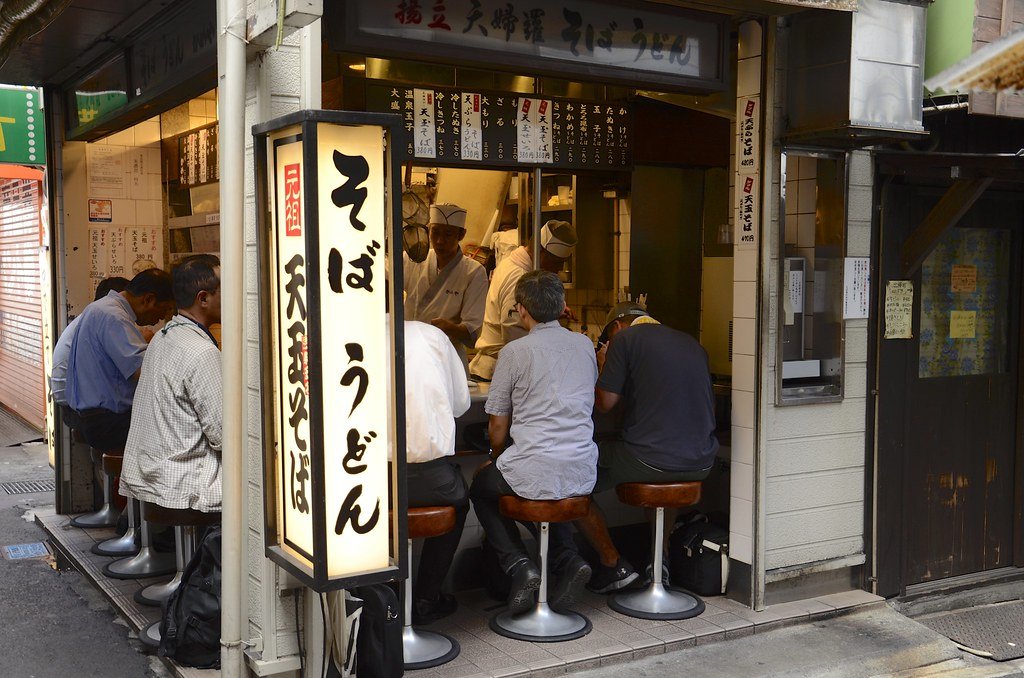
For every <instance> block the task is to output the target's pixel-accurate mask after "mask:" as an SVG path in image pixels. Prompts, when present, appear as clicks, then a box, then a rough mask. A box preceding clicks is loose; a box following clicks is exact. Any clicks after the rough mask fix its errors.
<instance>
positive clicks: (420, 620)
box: [412, 593, 459, 626]
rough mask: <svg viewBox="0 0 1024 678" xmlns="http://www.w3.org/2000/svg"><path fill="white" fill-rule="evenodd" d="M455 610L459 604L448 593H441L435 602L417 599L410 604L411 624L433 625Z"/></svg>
mask: <svg viewBox="0 0 1024 678" xmlns="http://www.w3.org/2000/svg"><path fill="white" fill-rule="evenodd" d="M457 609H459V603H458V601H457V600H455V596H453V595H452V594H450V593H441V594H439V595H438V596H437V599H436V600H428V599H426V598H417V599H416V600H414V601H413V603H412V623H413V624H414V625H416V626H422V625H425V624H433V623H434V622H436V621H437V620H438V619H444V618H445V617H447V616H448V615H450V614H451V613H453V612H455V610H457Z"/></svg>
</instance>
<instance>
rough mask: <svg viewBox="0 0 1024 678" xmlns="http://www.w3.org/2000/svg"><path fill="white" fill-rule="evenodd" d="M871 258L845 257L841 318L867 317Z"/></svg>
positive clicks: (869, 300)
mask: <svg viewBox="0 0 1024 678" xmlns="http://www.w3.org/2000/svg"><path fill="white" fill-rule="evenodd" d="M870 277H871V260H870V259H868V258H867V257H846V259H845V260H844V266H843V319H844V320H853V319H856V318H867V317H868V311H869V309H870V305H871V297H870V293H871V285H870V283H871V281H870Z"/></svg>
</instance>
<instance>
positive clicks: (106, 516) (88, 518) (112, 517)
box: [71, 473, 121, 528]
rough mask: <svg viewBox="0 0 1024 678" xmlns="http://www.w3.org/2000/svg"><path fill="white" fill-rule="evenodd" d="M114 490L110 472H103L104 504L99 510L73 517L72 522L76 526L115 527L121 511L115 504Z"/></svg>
mask: <svg viewBox="0 0 1024 678" xmlns="http://www.w3.org/2000/svg"><path fill="white" fill-rule="evenodd" d="M113 499H114V490H113V483H112V482H111V480H110V474H109V473H104V474H103V506H102V507H101V508H100V510H99V511H95V512H93V513H87V514H85V515H82V516H78V517H77V518H72V519H71V524H72V525H73V526H74V527H85V528H93V527H113V526H115V525H117V521H118V519H119V518H120V517H121V512H120V511H118V510H117V507H115V506H114V501H113Z"/></svg>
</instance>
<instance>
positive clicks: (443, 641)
mask: <svg viewBox="0 0 1024 678" xmlns="http://www.w3.org/2000/svg"><path fill="white" fill-rule="evenodd" d="M454 529H455V507H454V506H424V507H421V508H410V509H409V576H408V578H407V579H406V580H405V628H404V629H403V630H402V652H403V654H404V656H405V670H406V671H412V670H414V669H427V668H430V667H432V666H440V665H441V664H447V663H448V662H450V661H451V660H453V659H455V658H456V657H458V656H459V651H460V647H459V643H458V641H456V640H455V639H454V638H451V637H450V636H446V635H445V634H443V633H437V632H436V631H419V630H417V629H415V628H413V625H412V604H413V595H412V569H413V568H412V540H413V539H423V538H426V537H438V536H440V535H442V534H446V533H448V532H451V531H452V530H454Z"/></svg>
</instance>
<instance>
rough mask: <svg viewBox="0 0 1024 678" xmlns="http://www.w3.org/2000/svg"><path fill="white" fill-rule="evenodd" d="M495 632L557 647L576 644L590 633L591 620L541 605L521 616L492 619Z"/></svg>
mask: <svg viewBox="0 0 1024 678" xmlns="http://www.w3.org/2000/svg"><path fill="white" fill-rule="evenodd" d="M490 627H491V630H492V631H494V632H495V633H497V634H498V635H501V636H505V637H506V638H512V639H514V640H528V641H531V642H534V643H557V642H561V641H565V640H576V639H577V638H582V637H583V636H585V635H587V634H588V633H590V630H591V629H592V628H593V626H592V625H591V623H590V620H589V619H587V618H586V617H584V616H583V615H582V614H580V613H578V612H555V611H554V610H552V609H551V607H550V606H549V605H548V604H547V603H537V605H536V606H535V607H534V608H533V609H532V610H528V611H527V612H522V613H520V614H518V615H514V614H512V613H511V612H510V611H509V610H505V611H504V612H499V613H498V614H496V615H494V616H493V617H491V621H490Z"/></svg>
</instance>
